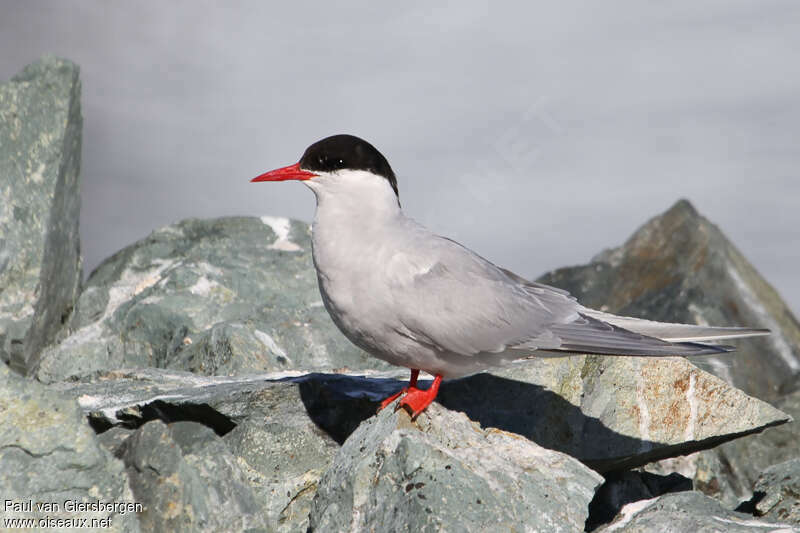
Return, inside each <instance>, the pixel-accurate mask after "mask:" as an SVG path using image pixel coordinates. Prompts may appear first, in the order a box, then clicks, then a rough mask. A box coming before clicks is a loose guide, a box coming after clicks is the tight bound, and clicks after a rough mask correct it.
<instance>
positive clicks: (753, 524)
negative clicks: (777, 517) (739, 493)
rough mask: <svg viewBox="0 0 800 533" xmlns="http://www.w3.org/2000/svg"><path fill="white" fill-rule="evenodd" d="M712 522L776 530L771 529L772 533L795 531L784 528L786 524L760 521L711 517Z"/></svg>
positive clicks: (790, 532)
mask: <svg viewBox="0 0 800 533" xmlns="http://www.w3.org/2000/svg"><path fill="white" fill-rule="evenodd" d="M711 518H713V519H714V520H716V521H717V522H722V523H723V524H734V525H737V526H749V527H763V528H768V527H769V528H778V529H773V530H772V533H784V532H785V533H792V532H793V531H796V530H795V529H793V528H791V527H786V526H787V525H788V524H778V523H771V522H762V521H761V520H730V519H728V518H722V517H719V516H712V517H711Z"/></svg>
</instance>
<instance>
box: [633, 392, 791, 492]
mask: <svg viewBox="0 0 800 533" xmlns="http://www.w3.org/2000/svg"><path fill="white" fill-rule="evenodd" d="M775 405H776V407H778V408H779V409H780V410H781V411H783V412H786V413H787V414H789V415H791V416H792V417H793V418H794V420H793V421H792V422H791V423H788V424H785V425H782V426H779V427H773V428H769V429H767V430H766V431H764V432H763V433H761V434H758V435H750V436H747V437H744V438H741V439H737V440H734V441H732V442H727V443H725V444H723V445H721V446H718V447H716V448H714V449H713V450H705V451H702V452H700V453H695V454H691V455H688V456H686V457H677V458H674V459H668V460H666V461H660V462H658V463H653V464H650V465H647V466H646V469H647V470H648V471H651V472H654V473H658V474H668V473H670V472H679V473H680V474H682V475H684V476H686V477H689V478H690V479H692V480H693V482H694V487H695V489H697V490H700V491H701V492H703V493H704V494H707V495H709V496H712V497H714V498H716V499H718V500H719V501H721V502H722V503H723V504H724V505H725V506H727V507H729V508H734V507H736V506H737V505H738V504H739V503H741V502H742V501H744V500H749V499H750V498H751V496H752V487H753V484H754V483H755V482H756V480H757V479H758V477H759V475H760V474H761V472H762V471H763V470H764V469H766V468H768V467H769V466H771V465H774V464H777V463H780V462H783V461H787V460H789V459H794V458H798V457H800V447H798V442H800V424H799V423H798V419H800V391H796V392H793V393H791V394H787V395H785V396H784V397H782V398H780V399H779V400H778V401H777V402H776V403H775Z"/></svg>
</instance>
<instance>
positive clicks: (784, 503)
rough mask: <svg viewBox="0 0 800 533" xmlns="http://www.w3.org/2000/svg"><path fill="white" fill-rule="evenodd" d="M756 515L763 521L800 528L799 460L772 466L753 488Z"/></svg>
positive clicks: (762, 474) (763, 473)
mask: <svg viewBox="0 0 800 533" xmlns="http://www.w3.org/2000/svg"><path fill="white" fill-rule="evenodd" d="M753 493H754V497H756V498H757V501H756V514H757V515H758V516H761V517H764V519H765V520H775V521H778V522H788V523H790V524H794V525H795V526H800V459H792V460H790V461H785V462H783V463H779V464H776V465H773V466H771V467H769V468H767V469H766V470H764V472H762V473H761V475H760V476H759V477H758V481H756V484H755V486H754V487H753Z"/></svg>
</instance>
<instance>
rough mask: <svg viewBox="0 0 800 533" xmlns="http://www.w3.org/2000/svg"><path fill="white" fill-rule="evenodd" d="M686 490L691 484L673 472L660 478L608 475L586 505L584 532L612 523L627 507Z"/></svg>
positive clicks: (640, 474) (636, 473)
mask: <svg viewBox="0 0 800 533" xmlns="http://www.w3.org/2000/svg"><path fill="white" fill-rule="evenodd" d="M687 490H692V480H691V479H688V478H686V477H684V476H682V475H680V474H678V473H675V472H673V473H672V474H670V475H667V476H662V475H658V474H653V473H650V472H642V471H636V470H628V471H624V472H619V473H613V474H610V475H607V476H606V480H605V482H604V483H603V484H602V485H601V486H600V488H599V489H597V492H596V493H595V495H594V499H593V500H592V502H591V503H590V504H589V518H588V519H587V520H586V530H587V531H593V530H594V529H596V528H597V527H599V526H600V525H602V524H606V523H608V522H611V521H612V520H613V519H614V517H615V516H617V514H618V513H619V512H620V510H622V508H623V507H624V506H625V505H627V504H629V503H633V502H637V501H641V500H649V499H652V498H655V497H657V496H661V495H662V494H669V493H671V492H682V491H687Z"/></svg>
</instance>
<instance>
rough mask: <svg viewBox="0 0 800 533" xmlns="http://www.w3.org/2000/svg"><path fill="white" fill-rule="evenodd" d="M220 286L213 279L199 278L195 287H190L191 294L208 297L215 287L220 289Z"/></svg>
mask: <svg viewBox="0 0 800 533" xmlns="http://www.w3.org/2000/svg"><path fill="white" fill-rule="evenodd" d="M219 286H220V284H219V283H217V282H216V281H214V280H213V279H208V278H207V277H205V276H201V277H199V278H197V281H195V282H194V285H192V286H191V287H189V292H191V293H192V294H196V295H198V296H208V295H209V294H210V293H211V290H212V289H213V288H214V287H219Z"/></svg>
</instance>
